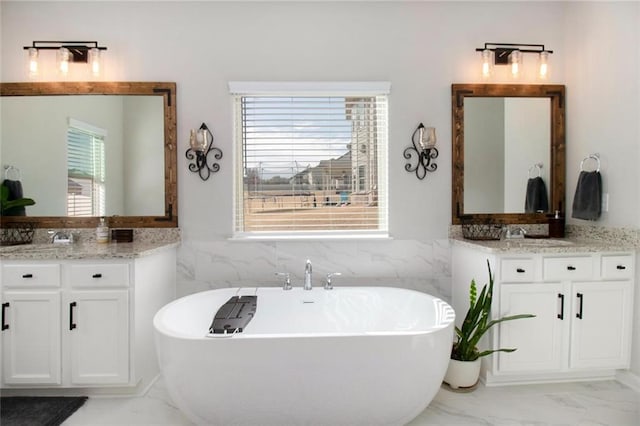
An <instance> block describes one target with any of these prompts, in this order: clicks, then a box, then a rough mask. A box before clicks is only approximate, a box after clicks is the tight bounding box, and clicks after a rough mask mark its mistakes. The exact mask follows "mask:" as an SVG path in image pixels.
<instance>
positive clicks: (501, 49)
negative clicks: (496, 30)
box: [476, 43, 553, 64]
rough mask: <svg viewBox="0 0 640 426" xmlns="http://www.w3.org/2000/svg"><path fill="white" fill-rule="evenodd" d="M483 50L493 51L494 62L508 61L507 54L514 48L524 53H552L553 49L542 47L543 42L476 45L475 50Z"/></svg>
mask: <svg viewBox="0 0 640 426" xmlns="http://www.w3.org/2000/svg"><path fill="white" fill-rule="evenodd" d="M484 50H491V51H492V52H495V63H496V64H507V63H509V55H510V54H511V52H513V51H514V50H519V51H520V52H524V53H542V52H547V53H553V50H547V49H545V48H544V44H526V43H485V44H484V47H477V48H476V52H482V51H484Z"/></svg>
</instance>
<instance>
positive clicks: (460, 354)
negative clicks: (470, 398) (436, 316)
mask: <svg viewBox="0 0 640 426" xmlns="http://www.w3.org/2000/svg"><path fill="white" fill-rule="evenodd" d="M487 267H488V269H489V284H485V285H484V287H482V291H480V295H479V296H478V290H477V287H476V282H475V280H471V286H470V288H469V309H468V310H467V314H466V315H465V317H464V321H463V322H462V326H461V327H460V328H458V327H456V328H455V331H456V341H455V342H454V343H453V347H452V349H451V359H450V360H449V368H448V369H447V373H446V375H445V378H444V381H445V383H447V384H449V386H451V387H452V388H454V389H457V388H460V387H471V386H474V385H475V384H476V383H477V382H478V377H479V375H480V358H481V357H483V356H487V355H489V354H492V353H494V352H513V351H515V350H516V349H515V348H499V349H486V350H480V349H479V348H478V343H479V342H480V339H481V338H482V336H484V335H485V333H486V332H487V331H489V329H490V328H491V327H493V326H494V325H496V324H500V323H501V322H505V321H511V320H516V319H521V318H532V317H535V315H531V314H519V315H509V316H505V317H502V318H498V319H491V303H492V299H493V274H492V272H491V265H490V264H489V260H487Z"/></svg>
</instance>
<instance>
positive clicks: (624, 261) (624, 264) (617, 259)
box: [602, 255, 633, 279]
mask: <svg viewBox="0 0 640 426" xmlns="http://www.w3.org/2000/svg"><path fill="white" fill-rule="evenodd" d="M631 277H633V258H632V256H631V255H611V256H607V255H604V256H602V278H604V279H622V278H631Z"/></svg>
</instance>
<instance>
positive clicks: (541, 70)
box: [476, 43, 553, 80]
mask: <svg viewBox="0 0 640 426" xmlns="http://www.w3.org/2000/svg"><path fill="white" fill-rule="evenodd" d="M476 52H481V53H480V55H481V58H482V77H483V78H488V77H490V76H491V73H492V70H493V64H495V65H507V64H508V65H509V66H510V68H511V76H512V77H513V78H518V77H519V76H520V75H521V73H522V54H523V53H537V54H538V77H539V78H540V79H542V80H544V79H546V78H547V77H548V75H549V55H550V54H551V53H553V50H548V49H545V47H544V44H522V43H485V44H484V47H478V48H476Z"/></svg>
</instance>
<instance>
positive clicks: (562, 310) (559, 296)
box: [558, 293, 564, 320]
mask: <svg viewBox="0 0 640 426" xmlns="http://www.w3.org/2000/svg"><path fill="white" fill-rule="evenodd" d="M558 299H560V313H559V314H558V319H561V320H564V294H562V293H558Z"/></svg>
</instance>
